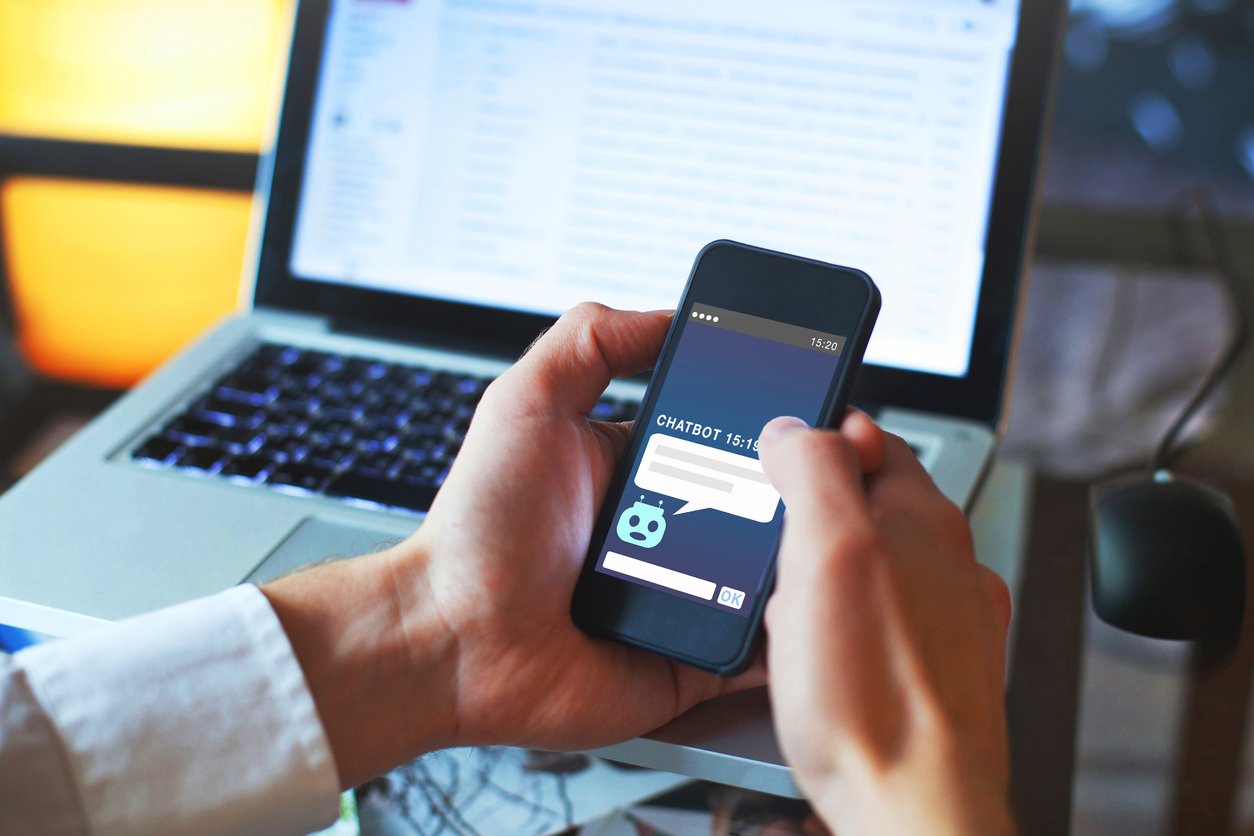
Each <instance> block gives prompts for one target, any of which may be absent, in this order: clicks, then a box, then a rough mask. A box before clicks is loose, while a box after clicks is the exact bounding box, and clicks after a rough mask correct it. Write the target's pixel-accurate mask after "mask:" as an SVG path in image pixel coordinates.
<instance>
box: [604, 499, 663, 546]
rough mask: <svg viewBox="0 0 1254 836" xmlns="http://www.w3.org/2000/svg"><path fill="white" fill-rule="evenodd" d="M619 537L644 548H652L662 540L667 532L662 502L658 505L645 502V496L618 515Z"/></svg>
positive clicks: (617, 529)
mask: <svg viewBox="0 0 1254 836" xmlns="http://www.w3.org/2000/svg"><path fill="white" fill-rule="evenodd" d="M615 531H617V532H618V538H619V539H620V540H622V541H623V542H625V543H631V544H633V545H636V546H639V547H640V548H642V549H651V548H653V547H654V546H656V545H657V544H658V543H660V542H662V535H663V534H665V533H666V517H664V516H663V515H662V503H661V502H659V503H658V507H656V508H654V507H653V506H652V505H646V504H645V503H644V497H643V496H642V497H640V501H639V502H637V503H636V504H634V505H632V506H631V507H630V508H628V509H627V510H626V511H624V512H623V513H622V514H621V515H619V517H618V527H617V528H616V529H615Z"/></svg>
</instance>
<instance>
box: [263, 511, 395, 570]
mask: <svg viewBox="0 0 1254 836" xmlns="http://www.w3.org/2000/svg"><path fill="white" fill-rule="evenodd" d="M400 540H401V538H400V537H398V536H396V533H395V532H394V531H386V530H384V529H381V528H366V527H364V526H359V525H345V524H344V523H336V522H330V521H329V520H322V519H318V518H317V517H310V518H308V519H306V520H304V521H303V522H301V523H300V525H298V526H296V527H295V528H293V529H292V531H291V533H290V534H288V535H287V537H285V538H283V542H281V543H279V545H278V546H276V547H275V549H274V551H272V552H270V554H269V555H267V556H266V559H265V560H263V561H261V563H259V564H257V568H255V569H253V570H252V571H251V572H249V573H248V577H246V578H244V579H243V582H244V583H258V584H260V583H266V582H268V581H272V580H274V579H275V578H277V577H279V576H280V575H286V574H287V573H288V572H292V571H294V570H296V569H299V568H300V567H302V566H308V565H309V564H311V563H326V562H328V561H331V560H343V559H344V558H346V557H356V556H357V555H359V554H369V553H370V552H377V551H381V550H383V549H385V548H387V547H389V546H392V545H394V544H396V543H398V542H400Z"/></svg>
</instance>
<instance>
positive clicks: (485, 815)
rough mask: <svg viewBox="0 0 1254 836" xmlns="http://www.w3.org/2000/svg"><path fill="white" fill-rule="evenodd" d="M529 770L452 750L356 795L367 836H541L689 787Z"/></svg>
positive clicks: (510, 758) (595, 765)
mask: <svg viewBox="0 0 1254 836" xmlns="http://www.w3.org/2000/svg"><path fill="white" fill-rule="evenodd" d="M573 757H574V758H582V757H583V756H573ZM527 763H528V753H527V751H526V750H523V749H514V748H511V747H505V746H489V747H478V748H463V749H448V750H445V751H442V752H436V753H434V754H431V755H428V756H427V757H424V758H421V759H420V760H417V761H415V762H413V763H411V764H407V765H405V766H402V767H399V768H397V769H394V770H393V771H392V772H390V773H388V774H387V775H386V776H384V777H383V778H381V779H379V780H377V781H374V782H371V783H370V784H369V785H367V786H366V787H363V788H359V789H358V802H357V810H358V816H359V821H360V825H361V833H362V836H417V834H424V833H450V834H458V836H471V834H485V836H486V834H498V833H509V834H516V835H517V836H543V835H544V834H550V833H560V832H562V831H564V830H567V829H569V828H571V827H573V826H576V825H579V824H583V823H585V822H588V821H590V820H592V819H596V818H600V817H603V816H605V815H607V814H609V813H610V812H612V811H614V810H617V809H621V808H623V807H627V806H630V805H632V804H636V803H637V802H639V801H641V800H643V799H646V798H650V797H652V796H655V795H658V794H659V793H663V792H667V791H669V790H672V789H675V788H676V787H679V786H681V785H683V784H685V783H687V782H688V781H690V780H691V779H689V778H686V777H684V776H682V775H673V774H671V773H668V772H656V771H653V770H641V769H624V768H622V767H617V766H611V765H610V764H609V763H608V762H606V761H604V760H602V759H600V758H586V760H584V761H579V760H574V761H572V765H579V764H583V767H582V768H581V769H579V770H578V771H574V772H568V773H555V772H543V771H536V770H535V769H534V768H533V769H528V768H527Z"/></svg>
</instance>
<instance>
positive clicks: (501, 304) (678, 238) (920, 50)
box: [287, 0, 1019, 377]
mask: <svg viewBox="0 0 1254 836" xmlns="http://www.w3.org/2000/svg"><path fill="white" fill-rule="evenodd" d="M1018 16H1019V4H1018V3H1016V2H1010V0H841V2H834V0H793V2H788V3H769V4H768V3H762V2H759V0H736V2H728V0H719V2H711V1H710V0H700V2H687V3H672V2H661V0H614V2H606V0H554V2H512V1H511V0H502V2H496V0H423V1H422V2H418V0H338V1H337V2H334V3H333V4H332V5H331V9H330V14H329V18H328V20H327V25H326V27H325V30H324V34H323V38H324V45H323V53H322V60H321V63H320V67H319V70H318V77H317V84H316V87H315V90H314V96H313V110H312V115H311V118H310V122H309V137H308V143H307V150H306V157H305V160H304V167H303V174H302V179H301V188H300V190H299V202H298V204H297V207H296V213H295V219H294V229H293V239H292V246H291V249H290V255H289V263H288V265H287V267H288V269H289V270H290V271H291V273H292V275H293V276H294V277H296V278H299V279H304V280H308V281H312V282H320V283H334V284H336V285H342V286H349V287H357V288H362V289H369V290H381V291H386V292H389V293H393V294H403V295H407V296H421V297H426V298H433V299H441V300H446V301H450V302H458V303H465V304H469V305H475V306H483V307H488V308H500V309H508V310H515V311H524V312H528V313H537V314H545V315H557V314H559V313H561V312H562V311H563V310H565V309H567V308H569V307H570V306H572V305H574V304H575V303H577V302H580V301H583V300H585V299H594V300H597V301H600V302H604V303H606V304H609V305H613V306H616V307H624V308H635V309H650V308H666V307H672V306H673V305H674V304H675V302H676V300H677V299H678V296H679V293H680V291H681V289H682V287H683V283H684V280H685V279H686V277H687V275H688V271H689V269H690V267H691V263H692V259H693V258H694V257H695V255H696V253H697V251H698V250H699V249H700V248H701V247H702V246H703V245H705V244H706V243H708V242H709V241H711V240H714V239H717V238H732V239H736V240H740V241H744V242H746V243H750V244H754V245H758V246H763V247H768V248H772V249H779V250H784V251H787V252H792V253H796V254H798V255H803V256H806V257H810V258H818V259H822V260H826V261H831V262H835V263H838V264H845V265H849V266H853V267H857V268H859V269H862V270H865V271H866V272H867V273H869V274H870V275H871V276H872V277H873V278H874V279H875V280H876V282H877V283H878V284H879V286H880V288H881V290H882V292H883V298H884V303H883V311H882V313H881V315H880V319H879V324H878V325H877V328H876V331H875V334H874V336H873V338H872V341H871V344H870V346H869V348H868V350H867V355H866V359H867V362H869V363H874V364H877V365H881V366H885V367H889V368H895V369H902V370H908V371H917V372H927V373H930V374H933V375H941V376H946V377H960V376H962V375H964V374H966V372H967V370H968V367H969V363H970V359H971V355H972V348H973V344H972V336H973V333H974V329H975V325H976V318H977V306H978V302H979V298H980V283H981V278H982V276H983V275H984V268H985V243H986V240H987V238H988V225H989V218H990V207H991V205H992V196H993V191H994V183H995V177H996V174H997V161H998V155H999V140H1000V136H999V132H1000V130H1001V127H1002V124H1003V118H1004V113H1003V109H1004V106H1005V103H1006V99H1007V89H1008V79H1009V75H1010V72H1009V71H1010V66H1011V61H1012V59H1013V54H1014V48H1015V44H1014V39H1015V33H1016V31H1017V29H1018V23H1019V21H1018Z"/></svg>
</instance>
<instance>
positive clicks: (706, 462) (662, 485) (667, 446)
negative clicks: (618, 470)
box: [636, 433, 779, 523]
mask: <svg viewBox="0 0 1254 836" xmlns="http://www.w3.org/2000/svg"><path fill="white" fill-rule="evenodd" d="M636 485H637V486H638V487H640V488H641V489H643V490H646V491H654V492H655V493H660V494H665V495H667V496H673V497H675V498H676V499H682V500H684V501H685V502H686V503H687V504H686V505H684V506H683V507H682V508H680V509H679V510H678V511H676V512H675V513H676V514H687V513H690V512H692V511H701V510H704V509H706V508H713V509H715V510H716V511H722V512H723V513H725V514H734V515H735V516H737V517H744V518H745V519H747V520H754V521H755V522H763V523H764V522H770V521H771V519H772V518H773V517H774V516H775V509H776V507H777V506H778V505H779V494H778V493H777V492H776V490H775V489H774V488H773V487H771V483H770V480H768V479H767V478H766V474H765V473H763V472H762V464H761V463H760V462H759V461H758V460H757V459H753V458H749V457H748V456H740V455H737V454H736V453H729V452H728V451H726V450H720V449H718V448H716V447H707V446H706V445H704V444H696V443H695V442H692V441H687V440H685V439H682V438H675V437H674V436H670V435H664V434H662V433H654V434H653V435H652V436H650V438H649V443H648V444H647V445H645V448H644V458H642V459H641V460H640V467H639V469H637V470H636Z"/></svg>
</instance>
